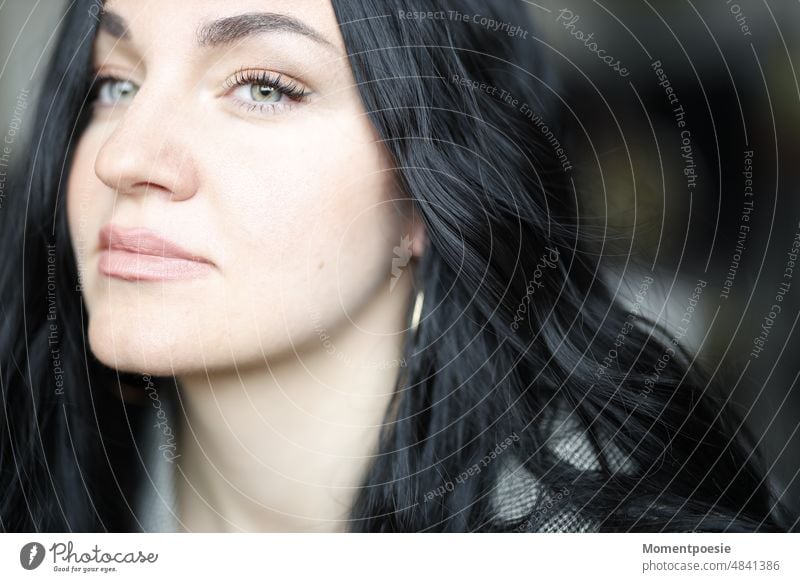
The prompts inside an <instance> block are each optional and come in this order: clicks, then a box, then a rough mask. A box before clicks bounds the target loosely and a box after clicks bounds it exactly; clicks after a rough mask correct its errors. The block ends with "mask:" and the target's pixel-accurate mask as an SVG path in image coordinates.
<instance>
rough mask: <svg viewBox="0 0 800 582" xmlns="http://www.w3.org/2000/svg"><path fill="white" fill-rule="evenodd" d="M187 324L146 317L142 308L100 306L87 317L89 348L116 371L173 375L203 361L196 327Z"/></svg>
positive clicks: (176, 319) (145, 312)
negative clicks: (112, 308)
mask: <svg viewBox="0 0 800 582" xmlns="http://www.w3.org/2000/svg"><path fill="white" fill-rule="evenodd" d="M187 323H188V322H187V321H186V320H185V319H184V320H183V321H180V320H179V319H178V318H176V317H172V318H171V319H170V320H164V319H162V318H160V317H158V316H157V315H156V314H153V315H152V316H148V311H147V310H145V309H136V308H134V309H131V308H128V309H125V308H122V309H114V310H111V309H103V308H100V309H97V310H95V311H94V312H93V313H92V314H91V315H90V317H89V329H88V337H89V347H90V349H91V350H92V353H93V354H94V356H95V357H96V358H97V359H98V360H99V361H100V362H102V363H103V364H105V365H106V366H108V367H110V368H113V369H116V370H119V371H120V372H129V373H139V374H150V375H154V376H174V375H177V374H181V373H186V371H188V370H194V369H196V368H197V367H198V364H200V365H201V366H202V362H203V356H202V352H201V351H200V350H201V347H200V345H199V343H198V336H197V333H196V330H195V329H193V328H194V326H193V325H192V326H188V325H187ZM190 327H191V329H190Z"/></svg>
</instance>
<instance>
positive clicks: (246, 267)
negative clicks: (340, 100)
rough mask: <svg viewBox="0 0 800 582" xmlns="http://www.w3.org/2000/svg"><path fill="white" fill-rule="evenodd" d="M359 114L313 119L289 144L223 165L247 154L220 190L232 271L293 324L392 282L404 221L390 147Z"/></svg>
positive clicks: (351, 305) (330, 312) (329, 313)
mask: <svg viewBox="0 0 800 582" xmlns="http://www.w3.org/2000/svg"><path fill="white" fill-rule="evenodd" d="M360 123H361V122H360V121H359V122H355V121H354V122H353V126H351V127H349V128H347V129H345V128H343V127H342V125H341V124H330V125H329V126H324V125H323V126H322V128H321V127H320V125H319V124H317V125H316V127H315V128H314V129H313V130H312V129H311V128H309V129H308V130H307V131H303V132H301V134H302V135H306V136H312V137H311V138H310V139H309V140H307V141H306V142H305V143H303V144H300V145H296V146H295V148H294V149H289V148H284V149H278V148H276V151H275V153H274V155H270V156H267V157H265V156H264V155H263V152H261V154H262V155H261V156H260V157H259V156H252V157H248V156H251V155H252V154H248V153H243V152H239V155H238V159H239V162H238V164H237V165H229V166H228V167H229V168H231V167H241V164H242V159H243V158H244V159H247V160H248V161H247V164H245V166H246V167H247V168H248V171H243V172H234V173H232V174H228V176H229V184H228V186H231V185H232V183H233V182H235V183H236V185H235V186H233V187H226V189H225V191H226V192H228V193H229V195H228V196H226V197H225V199H224V200H223V199H220V203H221V207H220V208H219V216H221V217H224V220H225V222H226V224H225V227H224V229H225V231H226V232H229V233H231V235H232V237H233V240H232V249H231V250H233V249H235V251H234V252H233V253H228V254H229V255H233V256H234V257H235V258H234V259H233V260H234V264H232V265H231V270H230V271H229V273H230V274H231V275H234V272H235V273H236V278H237V280H238V281H239V285H237V286H238V287H239V288H241V289H246V290H247V292H248V293H252V294H254V295H250V297H259V298H262V299H263V298H265V297H269V299H270V305H269V306H268V309H272V310H274V309H276V308H280V310H281V313H282V314H283V315H284V316H285V318H286V319H285V322H286V323H287V324H288V325H289V327H290V328H291V329H293V330H294V331H295V332H301V331H308V327H309V325H310V324H311V323H312V322H311V321H310V320H309V317H308V313H309V311H312V312H313V313H321V314H322V316H323V317H325V319H326V320H328V322H330V321H331V320H333V319H336V318H337V317H343V316H347V315H348V314H349V313H350V312H352V311H353V310H355V309H356V308H357V307H358V306H359V304H360V303H362V302H363V301H364V300H365V299H366V297H367V296H368V295H370V294H372V293H374V292H375V291H376V290H377V289H378V288H380V287H381V286H384V285H385V286H386V287H387V289H388V284H389V276H390V274H391V269H392V258H393V249H394V247H395V246H397V245H399V244H400V239H401V238H402V233H401V221H400V217H399V215H398V211H397V209H396V207H395V204H396V203H395V201H393V199H392V197H393V193H394V192H393V182H392V177H391V174H390V166H389V163H388V160H387V156H386V155H385V154H384V153H383V152H382V150H381V149H380V147H379V146H378V144H377V143H376V142H375V141H374V140H373V139H372V133H371V131H370V128H369V127H367V126H364V125H361V124H360ZM342 136H359V138H360V139H355V138H346V137H342ZM232 157H233V156H232ZM230 161H231V162H233V159H231V160H230ZM279 306H280V307H279ZM273 317H274V315H273Z"/></svg>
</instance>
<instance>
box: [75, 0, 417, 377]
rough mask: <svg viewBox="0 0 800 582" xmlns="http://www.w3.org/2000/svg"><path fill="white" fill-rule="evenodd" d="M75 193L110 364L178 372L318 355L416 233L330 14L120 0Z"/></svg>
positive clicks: (304, 5)
mask: <svg viewBox="0 0 800 582" xmlns="http://www.w3.org/2000/svg"><path fill="white" fill-rule="evenodd" d="M106 10H107V12H108V13H110V14H106V15H105V16H104V17H103V19H102V22H101V25H100V32H99V34H98V38H97V40H96V44H95V57H94V64H95V66H96V68H97V75H98V76H99V77H100V78H108V80H105V81H101V82H100V83H99V84H98V86H97V91H96V100H95V104H94V113H93V117H92V121H91V122H90V124H89V127H88V129H87V130H86V131H85V133H83V135H82V136H81V137H80V141H79V143H78V144H77V148H76V152H75V155H74V158H73V163H72V168H71V173H70V177H69V187H68V216H69V226H70V232H71V238H72V244H73V247H74V249H75V252H76V254H77V257H78V263H79V271H80V276H81V287H82V290H83V295H84V299H85V302H86V305H87V309H88V312H89V340H90V344H91V348H92V350H93V352H94V353H95V354H96V355H97V357H98V358H99V359H100V360H101V361H103V362H104V363H106V364H107V365H110V366H112V367H115V368H118V369H120V370H127V371H139V372H145V371H146V372H149V373H154V374H165V375H167V374H181V373H189V372H193V371H197V370H199V369H201V368H203V369H213V368H218V367H228V366H230V365H232V364H233V363H236V364H237V365H246V364H247V363H253V362H257V361H263V359H264V358H265V357H269V356H270V355H271V354H279V353H281V352H284V351H285V350H289V349H292V347H293V346H294V347H295V348H296V347H298V345H299V344H303V343H305V342H309V341H317V342H318V341H319V337H320V335H321V333H324V334H330V333H331V332H332V331H333V330H335V328H336V327H337V325H338V324H340V323H342V322H345V321H347V320H348V319H351V318H353V316H354V314H355V313H357V312H358V310H359V308H360V307H362V306H364V305H365V304H367V303H368V302H369V301H371V300H372V299H373V298H374V297H375V296H376V294H379V293H389V288H390V281H391V276H392V259H393V258H394V259H397V254H396V253H393V251H394V248H395V247H396V246H398V245H400V244H401V242H400V241H401V239H402V238H403V236H404V235H405V234H410V231H409V230H408V229H407V228H406V225H407V224H410V223H408V222H407V221H406V219H405V218H403V214H404V213H402V212H401V211H400V208H401V204H400V203H398V202H397V201H394V200H393V198H396V197H398V193H397V192H396V191H395V189H394V187H393V181H392V176H391V173H390V163H389V159H388V156H387V155H386V153H385V150H384V149H383V148H382V147H381V145H380V144H379V143H378V142H377V135H376V134H375V132H374V130H373V128H372V127H371V125H370V124H369V122H368V119H367V117H366V116H365V112H364V110H363V107H362V104H361V102H360V100H359V96H358V90H357V87H356V86H355V83H354V80H353V77H352V73H351V70H350V67H349V63H348V60H347V55H346V51H345V47H344V43H343V41H342V37H341V35H340V33H339V28H338V24H337V21H336V18H335V15H334V13H333V9H332V7H331V6H330V4H329V3H328V2H321V1H320V0H226V1H225V2H219V1H218V0H193V1H192V2H184V1H182V0H169V1H165V0H147V1H142V0H110V1H109V2H107V4H106Z"/></svg>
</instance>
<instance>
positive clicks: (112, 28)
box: [99, 10, 131, 39]
mask: <svg viewBox="0 0 800 582" xmlns="http://www.w3.org/2000/svg"><path fill="white" fill-rule="evenodd" d="M99 26H100V30H104V31H105V32H107V33H108V34H110V35H111V36H113V37H114V38H125V39H128V38H130V36H131V34H130V31H129V30H128V23H127V22H125V19H124V18H122V16H120V15H119V14H117V13H115V12H111V11H110V10H103V12H102V14H101V16H100V25H99Z"/></svg>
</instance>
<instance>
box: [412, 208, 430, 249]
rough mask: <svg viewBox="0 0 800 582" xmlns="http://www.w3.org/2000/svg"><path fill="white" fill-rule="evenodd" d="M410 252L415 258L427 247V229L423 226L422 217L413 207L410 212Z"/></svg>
mask: <svg viewBox="0 0 800 582" xmlns="http://www.w3.org/2000/svg"><path fill="white" fill-rule="evenodd" d="M410 227H411V228H410V232H411V254H412V255H413V256H415V257H417V258H421V257H422V255H424V254H425V249H427V248H428V230H427V229H426V228H425V222H424V221H423V220H422V217H421V216H420V215H419V213H418V212H417V210H416V208H414V210H413V212H412V213H411V224H410Z"/></svg>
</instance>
